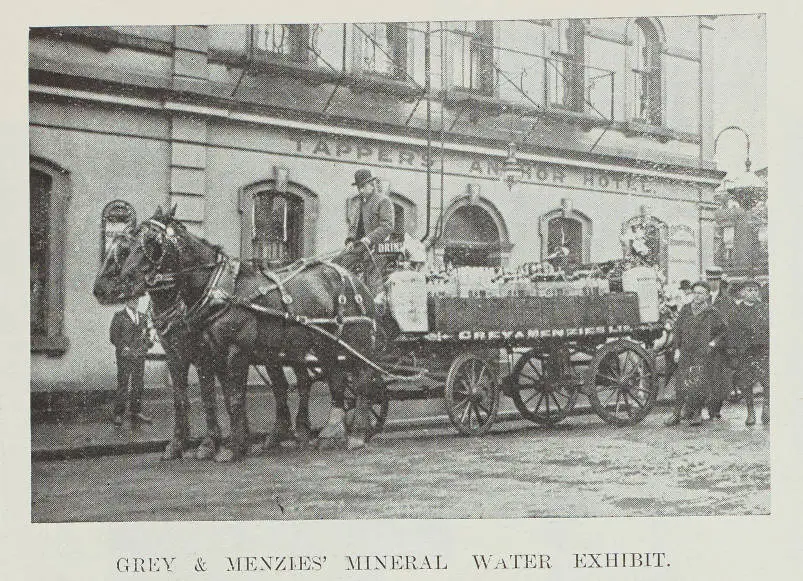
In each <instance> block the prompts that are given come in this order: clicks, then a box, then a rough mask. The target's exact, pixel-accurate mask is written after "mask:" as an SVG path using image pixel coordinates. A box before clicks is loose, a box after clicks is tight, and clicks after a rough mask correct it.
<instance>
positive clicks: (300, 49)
mask: <svg viewBox="0 0 803 581" xmlns="http://www.w3.org/2000/svg"><path fill="white" fill-rule="evenodd" d="M268 27H270V28H271V29H272V30H276V28H277V27H282V28H285V29H286V30H287V34H288V41H287V42H288V50H287V52H282V51H278V50H268V49H267V48H262V47H260V46H258V42H257V38H258V36H259V35H260V33H261V31H263V30H265V29H266V28H268ZM310 40H311V34H310V26H309V25H308V24H255V25H253V26H252V27H251V39H250V44H251V47H252V49H253V54H254V58H257V59H260V60H264V61H267V62H271V61H275V60H283V61H287V62H289V63H295V64H299V65H306V64H309V62H310V50H309V45H310Z"/></svg>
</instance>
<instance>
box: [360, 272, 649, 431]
mask: <svg viewBox="0 0 803 581" xmlns="http://www.w3.org/2000/svg"><path fill="white" fill-rule="evenodd" d="M645 280H646V282H647V284H646V286H645V285H644V284H642V285H641V286H640V287H639V286H638V285H636V286H635V287H634V288H637V289H638V292H600V288H599V286H597V285H596V284H595V283H594V281H593V279H589V280H585V281H580V282H579V285H581V287H578V284H574V285H573V286H574V288H575V290H577V289H578V288H579V292H575V293H573V294H568V295H567V294H563V293H562V292H561V291H563V290H565V289H566V288H567V287H570V286H572V285H569V284H568V283H564V284H562V285H561V284H555V285H553V286H552V287H550V289H549V290H551V291H552V292H546V293H544V294H542V295H540V296H539V295H538V294H524V293H522V292H521V290H520V289H517V290H518V293H517V294H513V293H511V295H512V296H504V295H503V293H504V290H503V291H502V292H500V291H499V290H498V288H496V289H494V292H491V289H490V288H487V289H484V290H478V289H477V288H475V289H474V290H473V291H472V292H469V293H468V296H467V295H466V294H465V293H456V294H455V295H449V294H443V293H439V292H438V291H437V290H435V291H434V292H433V288H432V286H431V285H427V284H426V281H425V278H424V275H423V274H418V273H413V272H409V271H400V272H397V273H394V274H392V275H391V276H390V278H389V282H388V289H389V292H388V295H389V296H388V299H387V300H388V304H389V309H388V310H389V312H388V316H386V318H390V319H391V320H392V323H391V326H392V328H393V329H394V336H393V337H391V338H389V339H388V340H387V346H386V347H385V349H384V353H383V355H382V357H381V361H380V365H381V366H383V367H384V368H385V369H387V370H389V371H391V372H398V373H410V372H414V371H415V370H416V369H421V368H423V369H426V370H427V371H426V374H425V375H424V377H420V376H419V377H417V378H416V380H415V381H399V380H398V379H399V378H392V379H390V380H388V379H387V378H386V379H380V375H379V374H377V380H376V381H375V382H374V387H375V389H374V393H373V396H372V411H373V415H372V417H373V429H374V431H378V430H380V429H381V428H382V425H383V424H384V421H385V417H386V415H387V410H388V403H389V401H399V400H409V399H425V398H427V399H428V398H438V397H442V398H444V400H445V408H446V413H447V414H448V416H449V419H450V420H451V422H452V424H453V425H454V426H455V428H456V429H457V430H458V431H459V432H460V433H461V434H469V435H477V434H483V433H485V432H487V431H488V430H489V429H490V427H491V426H492V424H493V422H494V420H495V419H496V416H497V411H498V409H499V399H500V395H501V394H504V395H506V396H508V397H510V398H512V400H513V403H514V404H515V407H516V409H517V410H518V411H519V413H520V414H521V415H522V416H523V417H524V418H526V419H529V420H531V421H533V422H536V423H539V424H546V425H552V424H556V423H557V422H559V421H561V420H562V419H564V418H565V417H566V416H568V415H569V414H571V412H572V410H573V409H574V406H575V403H576V402H577V400H578V397H579V396H581V395H583V396H585V398H586V399H587V400H588V403H589V404H590V406H591V408H593V410H594V411H595V412H596V413H597V414H598V415H599V416H600V417H601V418H602V419H604V420H605V421H606V422H609V423H611V424H615V425H620V426H622V425H631V424H635V423H638V422H640V421H641V420H642V419H643V418H644V417H646V415H647V414H648V413H649V412H650V410H651V409H652V407H653V406H654V404H655V401H656V397H657V392H658V381H657V372H656V365H655V357H654V355H653V352H652V350H651V349H650V346H651V345H652V344H653V343H654V342H655V340H656V339H658V338H659V337H660V336H661V335H662V333H663V331H664V328H663V324H662V322H661V321H660V320H659V319H660V317H659V314H658V308H657V301H658V288H657V286H656V285H653V284H650V280H651V277H650V275H649V273H647V276H646V278H642V282H644V281H645ZM653 280H654V277H653ZM495 284H496V283H493V284H492V285H490V286H494V285H495ZM441 286H443V285H441ZM542 286H546V285H543V284H542ZM427 287H430V288H429V292H427ZM435 288H437V286H436V287H435ZM508 288H510V287H509V286H508ZM605 290H607V288H606V289H605ZM542 292H543V289H542ZM461 295H462V296H461ZM653 295H654V296H653ZM386 377H387V376H386Z"/></svg>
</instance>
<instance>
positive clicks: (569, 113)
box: [546, 104, 611, 131]
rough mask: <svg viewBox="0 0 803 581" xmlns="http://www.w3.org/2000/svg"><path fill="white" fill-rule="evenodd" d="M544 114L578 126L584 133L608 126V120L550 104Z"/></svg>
mask: <svg viewBox="0 0 803 581" xmlns="http://www.w3.org/2000/svg"><path fill="white" fill-rule="evenodd" d="M546 112H547V114H548V115H549V116H551V117H553V118H556V119H559V120H561V121H566V122H569V123H573V124H575V125H579V126H580V127H582V128H583V129H584V130H585V131H590V130H591V129H592V128H594V127H604V126H606V125H608V124H610V122H611V121H610V120H609V119H604V118H602V117H600V116H599V115H591V114H589V113H585V112H583V111H575V110H574V109H569V108H568V107H564V106H563V105H558V104H551V105H549V106H548V107H547V109H546Z"/></svg>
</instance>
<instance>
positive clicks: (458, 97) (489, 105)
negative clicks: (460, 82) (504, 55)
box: [443, 87, 535, 113]
mask: <svg viewBox="0 0 803 581" xmlns="http://www.w3.org/2000/svg"><path fill="white" fill-rule="evenodd" d="M465 103H472V104H474V105H477V106H478V107H480V108H482V109H486V110H489V111H495V112H497V113H502V112H503V111H506V110H508V109H510V108H511V107H512V104H511V103H508V102H507V101H503V100H502V99H500V98H499V97H497V96H496V95H490V94H488V93H483V92H481V91H480V90H479V89H469V88H467V87H453V88H451V89H447V90H446V91H445V92H444V93H443V104H444V105H462V104H465ZM533 110H535V107H533Z"/></svg>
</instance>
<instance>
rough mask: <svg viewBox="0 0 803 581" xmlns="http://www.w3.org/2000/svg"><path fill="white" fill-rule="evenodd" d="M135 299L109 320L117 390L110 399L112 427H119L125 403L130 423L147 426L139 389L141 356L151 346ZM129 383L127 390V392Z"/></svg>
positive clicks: (143, 361)
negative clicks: (115, 364) (112, 407)
mask: <svg viewBox="0 0 803 581" xmlns="http://www.w3.org/2000/svg"><path fill="white" fill-rule="evenodd" d="M138 303H139V299H138V298H132V299H129V300H128V301H126V304H125V308H124V309H123V310H121V311H117V312H116V313H115V314H114V317H112V323H111V327H110V328H109V340H110V341H111V342H112V345H114V350H115V354H116V356H117V391H116V393H115V397H114V419H113V422H114V424H115V425H116V426H121V425H122V424H123V414H124V413H125V408H126V400H128V411H129V413H130V414H131V424H132V425H134V424H137V423H143V424H150V423H151V422H152V419H151V418H150V417H148V416H146V415H145V414H143V413H142V389H143V384H144V380H143V379H144V376H145V355H146V354H147V352H148V349H150V348H151V346H152V345H153V343H151V340H150V332H149V328H148V322H147V320H146V317H145V315H144V314H143V313H140V312H139V311H138V310H137V304H138ZM129 380H130V383H131V389H130V390H129Z"/></svg>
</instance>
